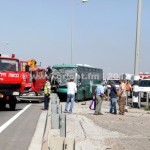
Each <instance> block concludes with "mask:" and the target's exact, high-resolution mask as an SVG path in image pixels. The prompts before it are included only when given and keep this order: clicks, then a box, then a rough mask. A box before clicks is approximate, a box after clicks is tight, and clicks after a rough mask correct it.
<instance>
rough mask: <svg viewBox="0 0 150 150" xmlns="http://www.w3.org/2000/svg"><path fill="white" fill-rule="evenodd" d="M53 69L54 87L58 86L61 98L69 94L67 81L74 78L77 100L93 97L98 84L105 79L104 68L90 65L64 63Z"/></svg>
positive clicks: (57, 90)
mask: <svg viewBox="0 0 150 150" xmlns="http://www.w3.org/2000/svg"><path fill="white" fill-rule="evenodd" d="M52 69H53V73H52V81H53V84H52V87H57V89H56V92H57V94H58V95H59V97H60V99H61V98H62V97H64V95H66V94H67V82H68V81H69V80H70V79H72V78H73V79H74V82H75V83H76V85H77V94H76V100H85V99H91V98H92V97H93V94H94V91H95V88H96V86H97V84H98V83H100V82H101V81H103V70H102V69H100V68H95V67H92V66H89V65H81V64H74V65H73V64H62V65H54V66H53V67H52Z"/></svg>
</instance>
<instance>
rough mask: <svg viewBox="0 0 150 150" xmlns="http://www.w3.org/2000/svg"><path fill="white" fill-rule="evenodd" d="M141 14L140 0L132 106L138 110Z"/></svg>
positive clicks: (140, 2)
mask: <svg viewBox="0 0 150 150" xmlns="http://www.w3.org/2000/svg"><path fill="white" fill-rule="evenodd" d="M141 13H142V0H138V6H137V24H136V43H135V62H134V84H133V97H132V106H133V107H134V108H138V107H139V105H138V97H139V72H140V71H139V69H140V32H141Z"/></svg>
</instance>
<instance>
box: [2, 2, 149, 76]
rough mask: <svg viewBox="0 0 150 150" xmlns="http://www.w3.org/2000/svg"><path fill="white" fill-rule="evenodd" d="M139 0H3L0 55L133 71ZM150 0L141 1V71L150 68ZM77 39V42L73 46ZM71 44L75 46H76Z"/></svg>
mask: <svg viewBox="0 0 150 150" xmlns="http://www.w3.org/2000/svg"><path fill="white" fill-rule="evenodd" d="M137 1H138V0H88V2H86V3H82V1H81V0H0V22H1V23H0V53H1V54H8V55H11V54H12V53H15V55H16V57H17V58H19V59H20V60H29V59H36V60H37V62H38V64H39V63H40V62H41V63H42V67H44V68H46V67H47V66H49V65H50V66H53V65H55V64H62V63H64V64H70V63H71V50H72V63H73V64H88V65H91V66H94V67H97V68H102V69H103V71H104V76H105V77H106V78H107V77H110V76H112V77H116V76H119V75H120V74H121V73H134V59H135V39H136V21H137ZM149 18H150V0H142V21H141V40H140V72H150V65H149V64H150V63H149V56H150V19H149ZM71 43H72V44H71ZM71 45H72V48H71Z"/></svg>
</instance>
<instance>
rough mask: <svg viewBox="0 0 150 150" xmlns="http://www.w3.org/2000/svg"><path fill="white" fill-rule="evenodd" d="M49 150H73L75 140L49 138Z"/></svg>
mask: <svg viewBox="0 0 150 150" xmlns="http://www.w3.org/2000/svg"><path fill="white" fill-rule="evenodd" d="M48 148H49V150H75V139H74V138H69V137H67V138H64V137H50V138H49V145H48Z"/></svg>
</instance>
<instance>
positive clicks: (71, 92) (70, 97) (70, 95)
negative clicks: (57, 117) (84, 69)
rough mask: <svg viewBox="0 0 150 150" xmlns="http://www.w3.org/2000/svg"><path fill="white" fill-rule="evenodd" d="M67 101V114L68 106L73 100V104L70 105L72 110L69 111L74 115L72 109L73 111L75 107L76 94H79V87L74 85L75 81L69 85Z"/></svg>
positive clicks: (71, 81) (71, 80)
mask: <svg viewBox="0 0 150 150" xmlns="http://www.w3.org/2000/svg"><path fill="white" fill-rule="evenodd" d="M67 88H68V91H67V101H66V106H65V111H64V112H65V113H67V112H68V105H69V102H70V100H71V104H70V109H69V113H72V109H73V105H74V99H75V93H77V86H76V84H75V83H74V80H73V79H70V81H69V82H68V83H67Z"/></svg>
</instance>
